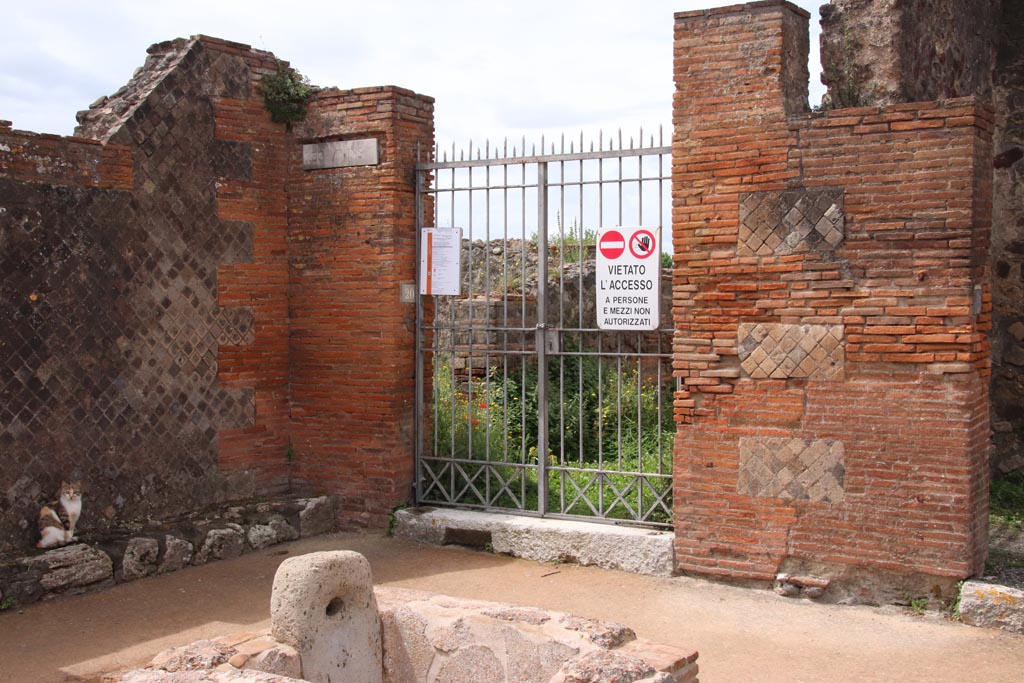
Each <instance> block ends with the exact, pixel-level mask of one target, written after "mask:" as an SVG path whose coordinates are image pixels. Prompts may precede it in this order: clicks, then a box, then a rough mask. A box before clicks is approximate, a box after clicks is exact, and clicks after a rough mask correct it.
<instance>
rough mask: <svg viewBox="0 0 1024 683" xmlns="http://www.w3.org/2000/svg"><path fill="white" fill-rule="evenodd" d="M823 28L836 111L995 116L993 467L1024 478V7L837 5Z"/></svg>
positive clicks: (858, 1)
mask: <svg viewBox="0 0 1024 683" xmlns="http://www.w3.org/2000/svg"><path fill="white" fill-rule="evenodd" d="M821 23H822V34H821V56H822V68H823V75H822V80H823V81H824V82H825V84H826V85H827V86H828V88H829V90H828V95H827V100H828V104H829V106H832V107H836V108H838V107H848V106H860V105H884V104H898V103H903V102H919V101H928V100H939V99H944V98H951V97H963V96H968V95H976V96H978V97H980V98H981V99H982V101H986V102H991V103H992V105H993V107H994V110H995V112H996V121H995V131H994V134H993V141H994V144H993V150H994V154H995V156H996V162H995V164H994V166H995V168H994V169H993V173H994V175H993V183H994V187H993V200H992V201H993V209H992V240H991V261H992V266H993V281H994V282H993V292H992V297H993V329H992V363H993V372H992V383H991V390H990V396H991V400H992V413H993V414H992V429H993V442H994V447H993V450H992V459H991V462H992V471H993V473H994V474H998V473H1001V472H1007V471H1011V470H1017V469H1021V468H1024V162H1021V161H1020V159H1021V156H1022V155H1021V154H1020V152H1019V150H1021V149H1022V148H1024V48H1022V47H1021V46H1022V45H1024V2H1021V1H1020V0H832V2H831V4H828V5H824V6H823V7H822V9H821Z"/></svg>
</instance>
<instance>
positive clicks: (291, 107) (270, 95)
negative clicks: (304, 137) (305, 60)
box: [260, 60, 313, 124]
mask: <svg viewBox="0 0 1024 683" xmlns="http://www.w3.org/2000/svg"><path fill="white" fill-rule="evenodd" d="M260 92H261V93H263V104H264V106H265V107H266V108H267V111H269V112H270V118H271V120H273V121H275V122H276V123H288V124H290V123H293V122H294V121H301V120H302V119H303V118H305V116H306V102H308V101H309V97H310V95H312V94H313V86H311V85H310V84H309V79H308V78H306V77H305V76H303V75H302V74H300V73H299V72H298V71H296V70H295V69H293V68H291V67H290V66H288V65H287V64H285V63H284V62H282V61H280V60H278V62H277V71H276V72H275V73H272V74H268V75H266V76H264V77H263V79H262V80H261V81H260Z"/></svg>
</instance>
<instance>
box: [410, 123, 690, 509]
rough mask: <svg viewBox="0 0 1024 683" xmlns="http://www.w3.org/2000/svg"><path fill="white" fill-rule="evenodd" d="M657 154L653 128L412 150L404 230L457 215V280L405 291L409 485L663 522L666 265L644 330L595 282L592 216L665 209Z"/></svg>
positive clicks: (442, 493)
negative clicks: (607, 316)
mask: <svg viewBox="0 0 1024 683" xmlns="http://www.w3.org/2000/svg"><path fill="white" fill-rule="evenodd" d="M439 155H440V158H438V157H439ZM474 155H475V158H474ZM457 156H458V158H456V157H457ZM670 171H671V147H669V146H665V145H664V143H663V139H662V134H661V131H659V133H658V139H657V140H655V139H654V136H650V138H649V139H648V141H647V144H646V145H645V144H644V135H643V132H642V131H641V133H640V138H639V141H638V143H637V144H636V145H634V142H633V140H629V141H628V142H627V143H624V142H623V138H622V134H621V132H620V133H619V135H618V137H617V139H605V138H604V137H603V136H600V137H599V138H598V140H597V141H596V144H595V143H593V142H592V143H590V148H589V150H587V151H584V140H583V137H582V136H581V137H580V138H579V139H578V140H572V141H570V142H568V143H567V142H566V140H565V138H564V137H562V139H561V140H560V141H559V144H558V147H557V149H556V145H555V144H550V147H546V145H545V142H544V140H543V138H542V139H541V143H540V151H539V153H538V150H537V148H536V147H534V148H532V149H531V150H530V151H529V152H528V153H527V151H526V142H525V140H524V141H523V142H522V144H521V146H511V147H510V146H509V145H508V143H507V142H506V144H505V145H503V146H502V147H501V148H500V149H499V148H496V147H492V146H491V145H490V144H486V145H484V146H483V147H479V146H478V147H476V148H474V147H473V146H472V143H470V146H469V148H468V149H467V150H464V151H462V152H457V151H456V149H455V148H454V147H453V148H452V149H451V155H450V157H449V155H448V153H447V152H444V153H441V152H439V151H437V150H435V153H434V155H433V156H432V157H431V160H430V161H425V162H423V163H420V164H418V166H417V213H418V223H419V225H418V226H417V240H421V239H422V234H423V230H422V228H424V227H426V226H431V227H435V226H436V227H458V228H461V229H462V240H461V256H462V272H461V286H460V293H459V294H458V295H453V296H430V297H424V296H418V297H417V307H416V315H417V376H416V394H417V403H416V416H417V425H418V433H417V438H416V498H417V502H418V503H420V504H433V505H449V506H458V507H467V508H477V509H487V510H503V511H516V512H518V513H521V514H533V515H543V516H550V517H572V518H580V517H583V518H588V519H592V520H594V521H611V522H617V523H633V524H644V525H650V526H661V527H667V526H671V524H672V501H671V496H672V438H673V435H674V432H675V425H674V419H673V413H672V392H673V389H674V388H675V384H674V380H673V379H672V373H671V360H672V358H671V333H672V330H671V313H670V311H671V298H672V287H671V269H670V268H668V267H663V269H662V282H661V289H662V295H661V299H662V301H661V306H660V311H661V313H660V328H659V329H658V330H655V331H653V332H647V333H641V332H609V331H602V330H600V329H598V325H597V322H596V315H597V313H598V312H597V311H596V305H595V295H594V291H593V287H594V283H595V276H596V272H595V271H596V266H595V244H594V242H595V240H594V237H595V235H596V230H597V228H598V227H611V226H643V227H645V228H648V229H655V228H657V229H661V228H662V226H664V225H670V221H669V220H668V216H669V214H670V210H671V198H670V194H669V192H670V185H671V183H670V182H669V181H670V175H669V174H670ZM670 232H671V231H664V235H665V238H666V241H669V242H670V241H671V240H670V237H671V235H670ZM417 252H418V253H419V250H417ZM663 261H668V262H670V257H668V256H667V255H665V256H664V257H663ZM667 265H668V263H664V266H667Z"/></svg>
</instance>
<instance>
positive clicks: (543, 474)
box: [535, 163, 548, 516]
mask: <svg viewBox="0 0 1024 683" xmlns="http://www.w3.org/2000/svg"><path fill="white" fill-rule="evenodd" d="M547 299H548V165H547V164H546V163H543V164H537V337H536V342H535V343H536V348H537V498H538V500H537V505H538V509H539V511H540V514H541V516H544V515H546V514H547V513H548V349H547V339H546V336H547V327H548V301H547Z"/></svg>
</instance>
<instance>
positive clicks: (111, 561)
mask: <svg viewBox="0 0 1024 683" xmlns="http://www.w3.org/2000/svg"><path fill="white" fill-rule="evenodd" d="M334 524H335V521H334V499H333V498H330V497H329V496H320V497H317V498H298V499H286V500H277V501H265V502H259V503H249V504H246V505H236V506H231V507H229V508H227V509H225V510H224V511H223V512H221V513H220V514H218V515H215V516H212V517H204V518H202V519H198V520H197V519H193V520H188V521H184V522H181V523H179V524H177V525H168V526H167V527H165V528H162V529H160V530H155V531H151V532H141V533H135V534H131V535H125V536H119V537H117V536H115V537H108V538H103V539H97V540H92V539H90V538H89V537H88V536H84V537H83V538H82V539H80V542H78V543H75V544H73V545H66V546H63V547H60V548H53V549H51V550H47V551H44V552H40V553H37V554H34V555H29V556H26V557H20V558H14V559H12V560H8V561H2V562H0V604H3V605H5V608H10V607H13V606H19V607H20V606H24V605H29V604H31V603H34V602H37V601H39V600H47V599H50V598H53V597H56V596H58V595H63V594H66V595H77V594H80V593H86V592H90V591H94V590H100V589H103V588H106V587H108V586H113V585H115V584H118V583H126V582H129V581H134V580H136V579H141V578H144V577H146V576H152V575H154V574H165V573H168V572H172V571H177V570H178V569H182V568H184V567H188V566H194V565H200V564H205V563H206V562H211V561H214V560H223V559H229V558H232V557H238V556H239V555H242V554H243V553H247V552H252V551H254V550H260V549H261V548H266V547H267V546H270V545H274V544H277V543H282V542H284V541H293V540H295V539H297V538H300V537H303V538H304V537H306V536H314V535H319V534H324V533H328V532H330V531H333V530H334Z"/></svg>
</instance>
